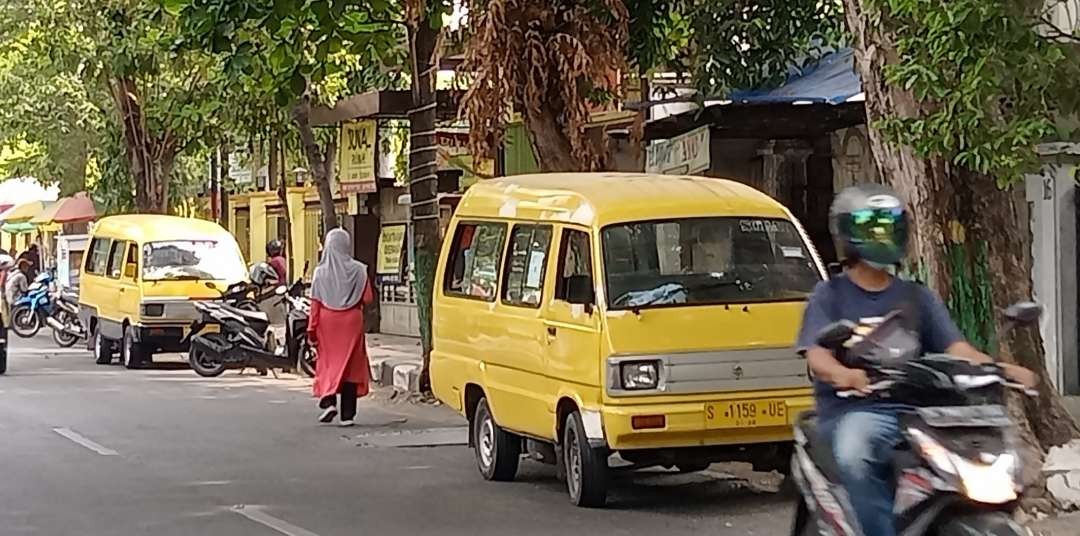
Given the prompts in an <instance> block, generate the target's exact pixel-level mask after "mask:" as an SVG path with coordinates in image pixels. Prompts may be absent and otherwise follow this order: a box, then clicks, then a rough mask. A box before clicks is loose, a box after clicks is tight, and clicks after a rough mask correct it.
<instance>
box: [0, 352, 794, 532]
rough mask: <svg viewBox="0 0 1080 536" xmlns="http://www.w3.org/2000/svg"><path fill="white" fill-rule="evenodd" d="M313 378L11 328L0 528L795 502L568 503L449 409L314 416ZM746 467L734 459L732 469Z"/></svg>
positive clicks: (762, 520)
mask: <svg viewBox="0 0 1080 536" xmlns="http://www.w3.org/2000/svg"><path fill="white" fill-rule="evenodd" d="M308 389H309V387H308V384H307V382H306V381H305V380H301V379H298V378H295V377H292V376H289V377H283V378H282V379H273V378H261V377H258V376H256V375H254V374H245V375H239V374H237V373H235V372H230V373H227V374H226V375H225V376H223V377H221V378H216V379H205V378H200V377H198V376H196V375H195V374H194V373H193V372H191V371H190V370H186V369H185V368H183V366H182V363H181V362H179V361H174V362H166V363H159V364H156V365H155V367H154V368H153V369H152V370H140V371H127V370H124V369H122V368H120V367H119V366H116V365H113V366H109V367H104V366H98V365H95V364H94V363H93V361H92V360H91V359H90V357H89V354H88V353H87V352H85V351H82V350H78V349H72V350H57V349H55V348H54V347H52V344H51V340H49V339H47V338H44V337H41V338H39V339H34V340H31V341H27V340H13V341H12V348H11V358H10V364H9V367H8V374H7V375H5V376H0V445H2V448H0V534H2V535H4V536H15V535H26V534H33V535H43V536H66V535H80V536H83V535H94V536H96V535H131V534H153V535H156V536H161V535H196V534H198V535H228V536H234V535H244V536H247V535H251V536H274V535H280V534H286V535H290V536H312V535H317V536H332V535H357V534H398V533H399V534H405V535H414V534H415V535H422V534H438V535H439V536H447V535H457V534H461V535H493V536H494V535H500V536H503V535H506V534H514V535H532V534H537V535H540V534H543V535H550V534H557V535H560V536H563V535H575V534H582V535H586V534H587V535H596V534H604V535H605V536H609V535H610V536H614V535H623V534H648V535H652V534H663V535H665V536H676V535H684V534H685V535H690V534H693V535H695V536H700V535H703V534H707V535H736V534H738V535H771V534H776V535H779V534H785V531H786V530H787V528H788V524H789V520H790V513H791V506H790V505H789V504H787V503H785V502H784V501H782V500H781V499H780V498H778V497H777V496H776V495H774V494H772V493H770V492H768V491H764V490H763V488H764V487H767V485H766V484H761V483H760V482H757V480H758V479H757V478H754V479H752V480H754V481H755V483H754V484H748V483H747V482H746V481H744V480H742V479H739V478H735V477H730V476H725V475H723V474H721V473H720V472H719V471H720V470H721V469H720V468H716V467H714V471H713V472H711V473H707V474H697V475H683V476H675V475H658V474H652V475H637V476H635V477H634V478H632V479H623V480H620V482H619V483H618V485H617V489H616V491H615V494H614V498H613V501H612V503H613V504H612V506H611V507H610V508H608V509H606V510H581V509H577V508H574V507H572V506H570V505H569V504H568V502H567V500H566V498H565V493H564V491H563V489H562V486H561V485H560V484H559V483H558V482H557V481H556V480H555V478H554V472H553V471H552V470H551V469H550V468H548V467H545V466H541V465H538V464H534V463H525V464H523V466H522V467H523V470H522V474H521V478H520V480H519V481H518V482H515V483H509V484H496V483H487V482H483V481H482V480H481V479H480V477H479V476H478V474H477V472H476V470H475V467H474V463H473V458H472V453H471V451H469V450H467V449H466V448H464V447H462V446H436V447H413V448H397V447H393V446H388V445H392V444H394V443H395V441H396V442H398V443H402V442H405V443H408V442H413V443H438V442H444V443H445V442H451V443H452V442H455V441H459V440H460V438H461V437H462V436H461V430H460V426H461V424H462V422H461V421H460V420H459V419H458V418H457V417H456V416H454V415H452V414H450V413H449V412H447V411H446V410H444V409H443V408H432V407H419V406H414V405H410V404H408V403H404V402H398V401H391V400H387V399H386V397H385V396H376V397H374V398H373V399H366V400H364V401H363V402H362V404H361V410H360V411H361V417H360V419H359V420H360V424H361V426H358V427H356V428H352V429H342V428H337V427H333V426H325V425H319V424H317V423H315V421H314V417H315V413H316V412H315V409H314V404H313V402H312V400H311V398H310V396H309V391H308ZM736 472H737V471H736Z"/></svg>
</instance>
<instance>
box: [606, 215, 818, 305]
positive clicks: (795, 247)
mask: <svg viewBox="0 0 1080 536" xmlns="http://www.w3.org/2000/svg"><path fill="white" fill-rule="evenodd" d="M602 239H603V247H604V270H605V275H606V277H605V280H606V282H607V300H608V308H609V309H642V308H647V307H663V306H677V305H708V304H722V303H753V302H767V301H801V300H805V299H806V298H807V297H808V296H809V295H810V292H811V291H813V289H814V285H815V284H817V282H818V281H819V280H821V274H820V272H819V271H818V269H817V267H816V266H815V263H814V260H813V257H812V256H811V255H810V253H809V251H808V250H807V248H806V244H805V242H804V241H803V238H802V235H801V234H800V233H799V231H798V230H797V229H796V228H795V226H794V225H793V224H792V223H791V222H789V221H785V220H781V219H766V218H690V219H679V220H666V221H650V222H636V223H628V224H620V225H612V226H609V227H606V228H604V231H603V234H602Z"/></svg>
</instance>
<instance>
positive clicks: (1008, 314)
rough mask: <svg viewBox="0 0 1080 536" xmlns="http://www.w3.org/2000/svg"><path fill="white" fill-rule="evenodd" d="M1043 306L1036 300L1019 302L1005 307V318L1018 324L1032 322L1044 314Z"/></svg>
mask: <svg viewBox="0 0 1080 536" xmlns="http://www.w3.org/2000/svg"><path fill="white" fill-rule="evenodd" d="M1042 312H1043V307H1042V305H1039V304H1037V303H1035V302H1030V301H1026V302H1018V303H1014V304H1012V305H1010V306H1009V308H1008V309H1005V318H1006V319H1007V320H1009V321H1010V322H1014V323H1016V324H1032V323H1034V322H1037V321H1038V320H1039V317H1041V316H1042Z"/></svg>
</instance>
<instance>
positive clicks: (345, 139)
mask: <svg viewBox="0 0 1080 536" xmlns="http://www.w3.org/2000/svg"><path fill="white" fill-rule="evenodd" d="M375 158H376V150H375V121H373V120H370V119H368V120H363V121H352V122H349V123H342V125H341V151H340V152H339V157H338V170H339V177H340V183H341V193H342V194H357V193H362V194H366V193H371V192H374V191H376V184H375Z"/></svg>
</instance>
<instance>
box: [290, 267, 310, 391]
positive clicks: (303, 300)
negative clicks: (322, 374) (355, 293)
mask: <svg viewBox="0 0 1080 536" xmlns="http://www.w3.org/2000/svg"><path fill="white" fill-rule="evenodd" d="M305 288H306V286H305V285H304V284H303V283H302V282H300V281H297V282H295V283H293V285H292V286H291V287H289V290H288V292H286V293H285V308H286V311H287V314H286V315H285V318H286V320H285V322H286V323H285V341H286V345H288V348H289V355H295V356H296V369H297V370H299V371H300V372H302V373H304V375H306V376H308V377H309V378H314V377H315V361H316V360H317V359H318V352H317V351H316V350H315V347H313V346H311V344H310V343H309V342H308V338H307V327H308V318H309V317H310V315H311V298H308V297H307V296H305V295H304V289H305Z"/></svg>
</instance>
